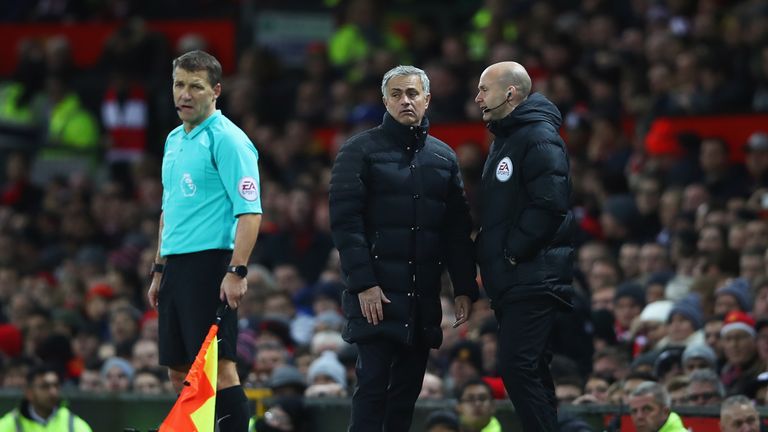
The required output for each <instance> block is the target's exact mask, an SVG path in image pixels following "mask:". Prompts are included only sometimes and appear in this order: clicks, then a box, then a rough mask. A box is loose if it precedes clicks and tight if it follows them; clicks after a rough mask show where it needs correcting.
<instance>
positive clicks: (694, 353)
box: [683, 342, 717, 374]
mask: <svg viewBox="0 0 768 432" xmlns="http://www.w3.org/2000/svg"><path fill="white" fill-rule="evenodd" d="M683 369H684V370H685V373H686V374H691V373H692V372H693V371H696V370H699V369H711V370H713V371H714V370H716V369H717V355H715V351H714V350H713V349H712V348H711V347H710V346H709V345H707V344H706V343H703V342H701V343H694V344H690V345H688V346H687V347H686V348H685V351H683Z"/></svg>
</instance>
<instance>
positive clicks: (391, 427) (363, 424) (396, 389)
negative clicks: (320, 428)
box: [349, 339, 429, 432]
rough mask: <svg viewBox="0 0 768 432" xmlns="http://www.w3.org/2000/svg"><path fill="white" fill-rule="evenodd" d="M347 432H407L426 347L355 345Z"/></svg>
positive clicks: (386, 343) (387, 342)
mask: <svg viewBox="0 0 768 432" xmlns="http://www.w3.org/2000/svg"><path fill="white" fill-rule="evenodd" d="M357 348H358V357H357V365H356V366H355V372H356V373H357V388H356V389H355V394H354V395H353V396H352V418H351V421H350V425H349V432H367V431H371V432H382V431H384V432H408V431H409V430H410V428H411V420H412V419H413V406H414V404H415V403H416V399H417V398H418V397H419V392H421V384H422V382H423V380H424V371H425V370H426V368H427V357H428V356H429V347H426V346H420V345H419V344H414V346H412V347H409V346H406V345H403V344H400V343H396V342H393V341H390V340H386V339H381V340H376V341H372V342H367V343H358V344H357Z"/></svg>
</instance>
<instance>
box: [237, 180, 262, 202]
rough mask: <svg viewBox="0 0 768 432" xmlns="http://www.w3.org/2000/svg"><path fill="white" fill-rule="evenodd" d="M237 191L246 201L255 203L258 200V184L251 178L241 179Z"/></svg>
mask: <svg viewBox="0 0 768 432" xmlns="http://www.w3.org/2000/svg"><path fill="white" fill-rule="evenodd" d="M237 191H238V192H239V193H240V196H241V197H243V199H244V200H246V201H256V199H257V198H259V184H258V183H256V179H254V178H253V177H243V178H241V179H240V183H238V184H237Z"/></svg>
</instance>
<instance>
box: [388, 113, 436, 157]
mask: <svg viewBox="0 0 768 432" xmlns="http://www.w3.org/2000/svg"><path fill="white" fill-rule="evenodd" d="M381 128H382V129H383V130H384V132H386V133H387V134H389V135H391V136H392V137H393V138H395V140H397V142H398V143H400V144H401V145H403V146H404V147H406V148H408V147H417V148H418V147H423V146H424V141H425V140H426V139H427V134H428V133H429V120H428V119H427V117H426V116H424V118H423V119H421V124H420V125H418V126H406V125H404V124H402V123H400V122H398V121H397V120H395V118H394V117H392V116H391V115H389V113H385V114H384V120H383V121H382V122H381Z"/></svg>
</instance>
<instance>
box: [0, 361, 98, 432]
mask: <svg viewBox="0 0 768 432" xmlns="http://www.w3.org/2000/svg"><path fill="white" fill-rule="evenodd" d="M60 387H61V383H60V381H59V376H58V374H57V373H56V371H55V370H54V369H52V368H50V367H47V366H38V367H35V368H33V369H32V370H30V372H29V374H28V375H27V386H26V388H25V390H24V399H23V400H22V401H21V404H20V405H19V406H18V407H17V408H14V409H13V410H12V411H10V412H8V413H7V414H5V415H4V416H3V417H2V418H0V432H91V427H90V426H88V423H86V422H85V420H83V419H82V418H80V417H79V416H77V415H76V414H75V413H73V412H72V411H71V410H70V409H69V408H67V406H66V405H65V404H64V403H62V401H61V398H60V396H59V389H60Z"/></svg>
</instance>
